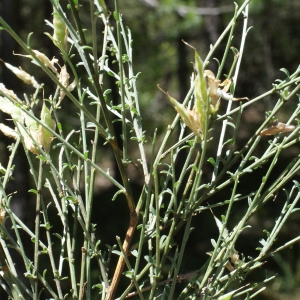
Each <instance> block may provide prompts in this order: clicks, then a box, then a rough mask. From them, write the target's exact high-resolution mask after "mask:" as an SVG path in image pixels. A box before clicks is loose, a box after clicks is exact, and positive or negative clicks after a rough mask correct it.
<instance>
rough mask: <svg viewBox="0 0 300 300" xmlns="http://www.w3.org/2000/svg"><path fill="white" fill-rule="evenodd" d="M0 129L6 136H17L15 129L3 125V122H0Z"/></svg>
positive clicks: (15, 137) (14, 137)
mask: <svg viewBox="0 0 300 300" xmlns="http://www.w3.org/2000/svg"><path fill="white" fill-rule="evenodd" d="M0 130H1V131H2V133H4V134H5V135H6V136H8V137H10V138H13V139H15V140H16V139H17V138H18V136H19V135H18V134H17V132H16V131H15V130H13V129H12V128H10V127H8V126H6V125H4V124H2V123H1V124H0Z"/></svg>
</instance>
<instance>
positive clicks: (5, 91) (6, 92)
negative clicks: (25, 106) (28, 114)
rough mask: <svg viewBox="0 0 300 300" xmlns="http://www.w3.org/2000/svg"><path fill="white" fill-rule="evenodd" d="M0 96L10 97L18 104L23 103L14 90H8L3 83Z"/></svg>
mask: <svg viewBox="0 0 300 300" xmlns="http://www.w3.org/2000/svg"><path fill="white" fill-rule="evenodd" d="M0 94H2V95H3V96H4V97H6V96H9V97H10V98H12V99H13V100H15V101H16V102H19V103H22V101H21V100H20V99H19V98H18V96H17V95H16V94H15V93H14V91H12V90H8V89H7V88H6V87H5V85H4V84H3V83H0Z"/></svg>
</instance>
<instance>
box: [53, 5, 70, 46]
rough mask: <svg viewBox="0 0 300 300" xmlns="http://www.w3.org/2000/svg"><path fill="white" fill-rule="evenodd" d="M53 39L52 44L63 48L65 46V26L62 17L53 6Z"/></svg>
mask: <svg viewBox="0 0 300 300" xmlns="http://www.w3.org/2000/svg"><path fill="white" fill-rule="evenodd" d="M53 27H54V32H53V40H54V44H55V45H56V46H57V47H58V48H60V47H62V48H63V49H64V50H66V48H67V26H66V23H65V21H64V19H63V18H62V16H61V15H60V14H59V13H58V11H57V10H56V9H55V8H54V11H53Z"/></svg>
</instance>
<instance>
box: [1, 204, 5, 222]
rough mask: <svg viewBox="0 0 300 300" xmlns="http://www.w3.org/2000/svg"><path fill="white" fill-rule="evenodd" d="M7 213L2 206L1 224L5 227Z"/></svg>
mask: <svg viewBox="0 0 300 300" xmlns="http://www.w3.org/2000/svg"><path fill="white" fill-rule="evenodd" d="M5 215H6V211H5V209H4V207H3V206H0V224H1V225H4V221H5Z"/></svg>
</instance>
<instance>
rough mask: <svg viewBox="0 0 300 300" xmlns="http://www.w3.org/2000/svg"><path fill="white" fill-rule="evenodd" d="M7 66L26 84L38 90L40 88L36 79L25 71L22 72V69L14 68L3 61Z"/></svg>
mask: <svg viewBox="0 0 300 300" xmlns="http://www.w3.org/2000/svg"><path fill="white" fill-rule="evenodd" d="M1 61H2V62H3V63H4V64H5V66H6V67H7V68H8V69H10V70H11V71H12V72H13V73H14V74H15V75H16V76H17V77H18V78H20V79H21V80H22V81H23V82H24V83H26V84H30V85H32V86H33V87H35V88H36V89H37V88H39V84H38V83H37V81H36V80H35V79H34V77H33V76H31V75H29V74H28V73H26V72H25V71H24V70H22V68H21V67H19V68H16V67H14V66H12V65H11V64H8V63H6V62H4V61H3V60H1Z"/></svg>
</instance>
